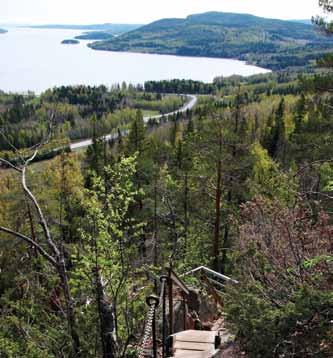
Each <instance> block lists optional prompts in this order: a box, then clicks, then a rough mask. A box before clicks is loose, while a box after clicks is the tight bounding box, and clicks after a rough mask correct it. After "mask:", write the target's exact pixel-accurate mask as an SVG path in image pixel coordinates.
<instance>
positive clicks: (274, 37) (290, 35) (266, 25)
mask: <svg viewBox="0 0 333 358" xmlns="http://www.w3.org/2000/svg"><path fill="white" fill-rule="evenodd" d="M331 44H332V40H329V39H327V38H326V37H324V36H323V35H321V34H320V33H318V32H317V31H316V30H315V29H314V28H313V27H312V26H310V25H307V24H303V23H297V22H292V21H282V20H275V19H266V18H260V17H256V16H253V15H247V14H233V13H220V12H209V13H203V14H197V15H191V16H188V17H187V18H185V19H162V20H159V21H156V22H153V23H151V24H149V25H146V26H143V27H141V28H139V29H136V30H134V31H131V32H129V33H126V34H123V35H122V36H119V37H117V38H114V39H110V40H107V41H101V42H95V43H93V44H90V47H92V48H93V49H96V50H110V51H135V52H148V53H161V54H173V55H185V56H208V57H225V58H238V59H242V60H247V61H249V62H251V63H255V64H257V65H261V66H265V67H268V68H271V69H281V68H286V67H290V66H305V65H308V64H309V62H310V61H311V60H314V59H316V58H317V57H318V56H319V53H320V54H322V52H325V51H327V49H328V47H329V46H331Z"/></svg>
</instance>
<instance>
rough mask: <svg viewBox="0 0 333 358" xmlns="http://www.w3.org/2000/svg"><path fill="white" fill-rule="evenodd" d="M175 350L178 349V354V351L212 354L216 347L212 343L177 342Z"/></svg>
mask: <svg viewBox="0 0 333 358" xmlns="http://www.w3.org/2000/svg"><path fill="white" fill-rule="evenodd" d="M173 348H174V349H176V352H177V350H178V349H182V350H190V351H206V352H212V351H213V350H214V345H213V344H212V343H199V342H183V341H176V342H175V344H174V346H173Z"/></svg>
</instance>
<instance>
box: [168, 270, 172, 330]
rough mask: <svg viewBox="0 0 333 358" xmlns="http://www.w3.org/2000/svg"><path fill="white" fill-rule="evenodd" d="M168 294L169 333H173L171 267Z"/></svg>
mask: <svg viewBox="0 0 333 358" xmlns="http://www.w3.org/2000/svg"><path fill="white" fill-rule="evenodd" d="M168 296H169V335H170V336H171V335H172V334H173V294H172V278H171V268H170V269H169V273H168Z"/></svg>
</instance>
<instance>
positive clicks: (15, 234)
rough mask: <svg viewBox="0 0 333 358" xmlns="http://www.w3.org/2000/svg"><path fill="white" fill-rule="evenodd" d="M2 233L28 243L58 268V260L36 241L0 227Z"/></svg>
mask: <svg viewBox="0 0 333 358" xmlns="http://www.w3.org/2000/svg"><path fill="white" fill-rule="evenodd" d="M0 231H2V232H5V233H7V234H9V235H12V236H15V237H17V238H19V239H21V240H23V241H25V242H26V243H28V244H30V245H32V246H33V247H34V248H35V249H36V250H37V251H38V252H39V253H40V254H41V255H42V256H43V257H44V258H45V259H46V260H47V261H49V262H50V263H51V264H52V265H53V266H57V262H56V260H55V259H54V258H53V257H52V256H50V255H49V254H48V253H47V252H46V251H45V250H44V249H43V248H42V247H41V246H40V245H39V244H37V242H36V241H34V240H32V239H31V238H30V237H28V236H25V235H23V234H20V233H19V232H16V231H13V230H11V229H8V228H6V227H3V226H0Z"/></svg>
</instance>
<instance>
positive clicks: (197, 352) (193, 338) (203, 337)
mask: <svg viewBox="0 0 333 358" xmlns="http://www.w3.org/2000/svg"><path fill="white" fill-rule="evenodd" d="M171 337H172V351H173V356H172V357H174V358H211V357H216V356H217V354H218V353H219V349H218V347H217V346H219V334H218V332H217V331H194V330H188V331H183V332H179V333H176V334H174V335H172V336H171Z"/></svg>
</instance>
